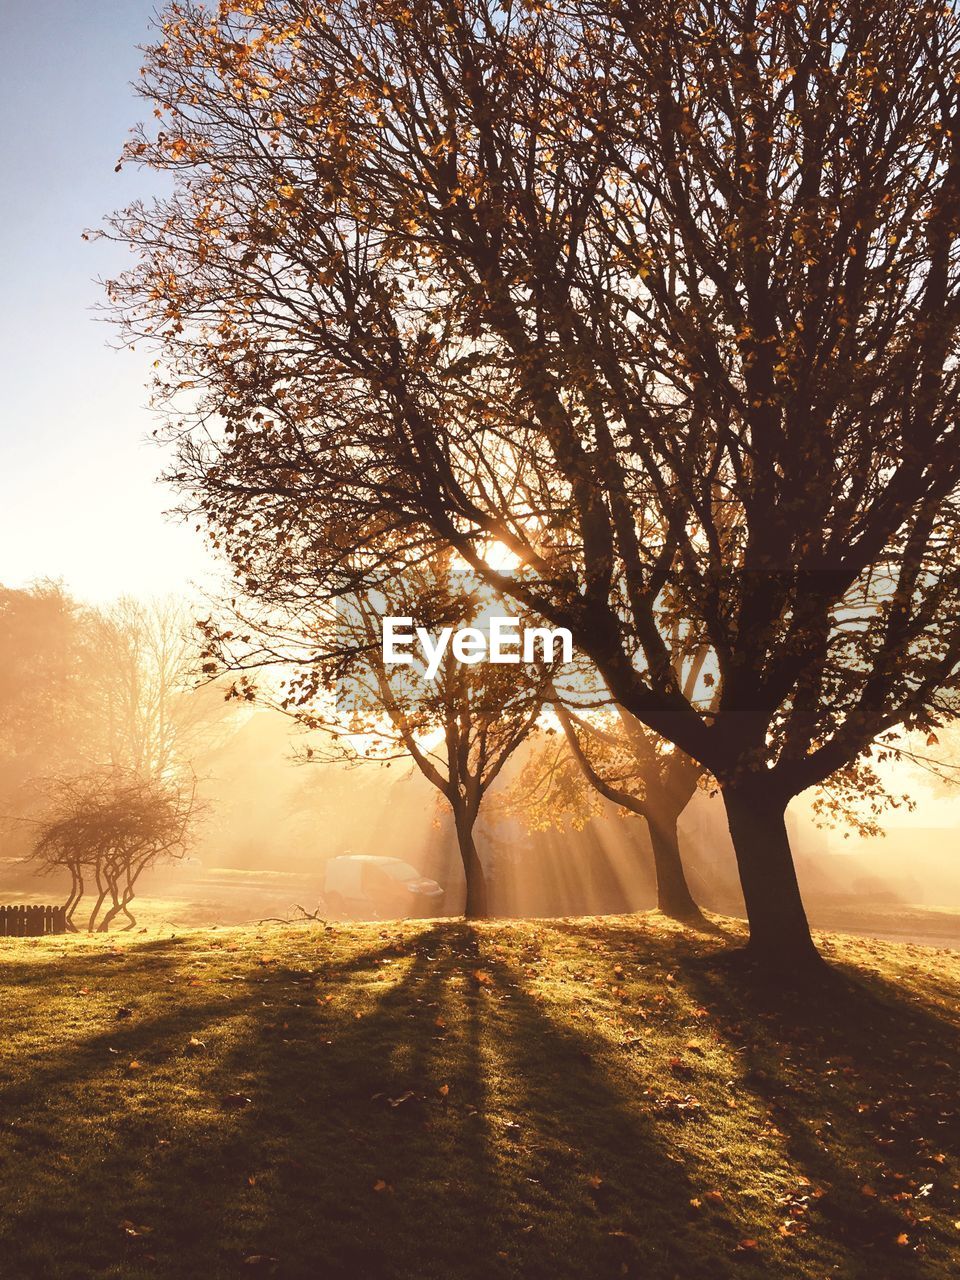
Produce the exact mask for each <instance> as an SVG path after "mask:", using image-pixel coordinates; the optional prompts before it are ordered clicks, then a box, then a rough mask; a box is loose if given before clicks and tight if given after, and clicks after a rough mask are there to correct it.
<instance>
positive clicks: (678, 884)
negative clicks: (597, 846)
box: [647, 812, 707, 924]
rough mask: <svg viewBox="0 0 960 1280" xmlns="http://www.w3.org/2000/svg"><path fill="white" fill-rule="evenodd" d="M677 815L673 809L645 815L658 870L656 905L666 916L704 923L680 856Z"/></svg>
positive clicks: (655, 865)
mask: <svg viewBox="0 0 960 1280" xmlns="http://www.w3.org/2000/svg"><path fill="white" fill-rule="evenodd" d="M679 816H680V815H679V814H677V813H673V812H670V813H657V814H656V815H655V816H654V815H653V814H649V813H648V815H647V830H648V831H649V832H650V844H651V845H652V847H653V864H654V867H655V868H656V873H657V907H658V908H659V909H660V910H661V911H662V912H663V914H664V915H665V916H670V917H671V918H672V919H674V920H680V921H681V922H682V923H684V924H706V923H707V922H706V920H705V919H704V916H703V913H702V912H701V910H700V908H699V907H698V906H697V904H696V902H694V900H693V894H692V893H691V892H690V886H689V885H688V884H687V877H686V873H685V872H684V870H683V862H682V861H681V859H680V840H679V837H678V835H677V820H678V818H679Z"/></svg>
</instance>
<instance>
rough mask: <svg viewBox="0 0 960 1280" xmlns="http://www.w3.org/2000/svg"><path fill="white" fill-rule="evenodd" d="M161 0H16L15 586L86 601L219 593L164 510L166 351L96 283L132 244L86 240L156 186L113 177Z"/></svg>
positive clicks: (4, 57) (7, 545)
mask: <svg viewBox="0 0 960 1280" xmlns="http://www.w3.org/2000/svg"><path fill="white" fill-rule="evenodd" d="M154 8H155V6H154V5H153V4H152V3H149V2H148V0H30V3H23V0H0V15H2V19H3V40H2V42H0V119H2V120H3V129H2V131H0V244H2V246H3V252H2V275H0V279H2V294H3V306H2V308H0V583H3V584H4V585H6V586H12V587H19V586H24V585H26V584H28V583H30V582H32V581H34V580H36V579H40V578H54V579H60V580H62V581H63V582H64V584H65V585H66V587H67V588H68V589H69V590H71V591H72V592H73V594H75V595H76V596H77V597H79V598H81V599H86V600H92V601H105V600H109V599H111V598H113V597H115V596H117V595H119V594H123V593H131V594H136V595H154V594H166V593H168V592H182V591H188V590H189V589H190V584H191V583H193V582H196V583H198V584H199V586H200V587H201V588H208V587H209V586H210V585H211V583H212V579H211V577H210V567H211V566H210V564H209V562H208V560H207V557H206V553H205V550H204V547H203V541H202V538H201V536H200V535H199V534H197V533H196V532H194V531H193V530H192V529H190V528H188V527H186V526H184V525H182V524H178V523H176V522H174V521H171V520H170V519H168V518H165V515H164V512H165V511H166V510H167V509H169V508H170V507H171V506H172V505H173V504H174V500H175V498H174V494H173V493H172V491H171V490H170V489H168V488H167V487H166V486H164V485H161V484H159V483H157V482H156V477H157V475H158V474H159V472H160V471H161V470H162V469H163V466H164V454H163V451H162V449H160V448H159V447H158V446H157V445H156V444H155V443H154V442H152V441H150V439H149V435H150V432H151V431H152V430H153V428H154V427H155V425H156V421H155V418H154V415H153V414H152V413H151V412H150V411H149V410H148V408H147V400H148V391H147V382H148V379H149V370H150V363H151V359H152V357H151V356H150V355H148V353H147V351H146V350H143V351H136V352H129V351H122V350H117V349H114V348H112V347H111V345H110V344H111V343H114V344H115V343H116V334H115V332H114V331H113V330H112V329H111V327H110V325H109V324H108V323H106V322H104V320H103V319H102V318H100V319H98V318H97V317H96V316H95V315H94V313H93V308H94V307H95V306H96V305H97V303H98V302H99V301H101V300H102V293H101V290H100V288H99V286H98V285H97V284H96V277H98V276H110V275H111V274H116V273H117V272H118V271H119V270H120V269H121V268H122V265H123V263H124V261H125V259H126V257H127V252H126V251H125V250H123V249H120V248H119V247H117V246H113V245H108V244H104V243H86V242H84V241H83V240H82V239H81V233H82V232H83V230H84V229H85V228H86V227H94V226H97V225H98V224H99V223H100V221H101V219H102V217H103V215H104V214H105V213H107V212H109V211H110V210H112V209H114V208H117V207H119V206H121V205H124V204H126V203H128V202H129V201H130V200H131V199H132V198H133V197H134V196H135V195H140V194H147V193H149V191H150V183H151V178H150V175H147V174H138V173H137V171H136V170H134V169H132V168H131V169H129V170H128V169H124V170H123V171H122V172H121V173H119V174H117V173H115V172H114V166H115V164H116V162H117V159H118V156H119V153H120V149H121V147H122V145H123V142H124V139H125V137H126V135H127V132H128V130H129V129H130V127H131V126H132V125H133V124H134V123H135V122H136V121H137V120H138V119H140V118H141V117H142V116H143V115H144V114H145V111H144V108H145V107H146V104H145V103H143V102H141V101H140V100H138V99H137V97H136V95H135V93H134V91H133V89H132V88H131V81H133V80H134V79H135V78H136V75H137V70H138V68H139V66H140V62H141V58H140V55H139V53H138V51H137V47H136V46H137V45H138V44H142V43H145V42H146V41H147V40H148V38H149V22H150V18H151V15H152V13H153V12H154Z"/></svg>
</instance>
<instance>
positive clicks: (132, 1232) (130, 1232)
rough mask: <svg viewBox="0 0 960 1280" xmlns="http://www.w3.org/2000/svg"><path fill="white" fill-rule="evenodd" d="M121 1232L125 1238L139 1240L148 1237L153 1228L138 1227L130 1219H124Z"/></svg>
mask: <svg viewBox="0 0 960 1280" xmlns="http://www.w3.org/2000/svg"><path fill="white" fill-rule="evenodd" d="M120 1230H121V1231H122V1232H123V1234H124V1235H125V1236H130V1237H131V1239H139V1238H140V1237H141V1236H148V1235H149V1234H150V1232H151V1231H152V1230H153V1227H143V1226H137V1224H136V1223H135V1222H131V1221H130V1219H129V1218H124V1220H123V1222H121V1223H120Z"/></svg>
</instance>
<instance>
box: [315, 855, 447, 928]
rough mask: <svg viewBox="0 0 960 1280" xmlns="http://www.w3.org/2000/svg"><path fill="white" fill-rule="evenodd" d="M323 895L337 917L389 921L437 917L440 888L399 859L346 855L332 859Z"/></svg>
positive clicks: (326, 872)
mask: <svg viewBox="0 0 960 1280" xmlns="http://www.w3.org/2000/svg"><path fill="white" fill-rule="evenodd" d="M323 896H324V899H325V901H326V905H327V907H328V908H329V909H330V910H331V911H334V912H336V913H337V914H338V915H344V916H348V917H351V918H353V919H357V920H364V919H366V920H389V919H403V918H407V917H411V916H413V917H423V916H436V915H439V914H440V912H441V910H442V908H443V889H442V887H441V886H440V885H439V884H437V882H436V880H431V879H430V878H429V877H428V876H422V875H421V874H420V872H419V871H418V870H417V869H416V867H414V866H411V864H410V863H409V862H403V861H402V860H401V859H400V858H387V857H377V856H376V855H372V854H360V853H347V854H342V855H341V856H340V857H337V858H331V859H330V860H329V862H328V863H327V865H326V869H325V872H324V883H323Z"/></svg>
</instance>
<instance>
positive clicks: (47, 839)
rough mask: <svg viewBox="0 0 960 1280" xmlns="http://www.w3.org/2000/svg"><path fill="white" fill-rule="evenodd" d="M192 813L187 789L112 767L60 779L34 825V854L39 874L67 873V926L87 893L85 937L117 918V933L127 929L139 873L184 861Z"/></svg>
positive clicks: (192, 802) (193, 802)
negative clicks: (120, 920) (90, 901)
mask: <svg viewBox="0 0 960 1280" xmlns="http://www.w3.org/2000/svg"><path fill="white" fill-rule="evenodd" d="M196 814H197V801H196V789H195V787H193V786H191V787H182V786H178V785H176V784H174V783H170V782H166V783H164V782H161V781H159V780H158V779H157V778H144V777H142V776H140V775H138V774H121V773H118V771H117V770H115V769H110V770H108V771H103V772H99V773H92V774H86V775H83V776H76V777H72V778H66V779H62V780H61V781H60V782H59V783H58V784H57V786H56V787H55V789H54V791H53V795H52V799H51V803H50V806H49V810H48V813H47V815H46V817H45V818H44V820H43V821H42V822H41V823H40V825H39V828H38V831H37V835H36V839H35V842H34V849H33V856H34V859H35V860H36V861H37V862H38V863H39V865H40V867H41V869H42V870H43V871H45V872H56V871H62V870H66V871H67V872H69V874H70V893H69V895H68V897H67V901H66V904H65V906H66V918H67V924H68V926H69V927H70V928H75V927H76V926H75V925H74V924H73V917H74V914H75V912H76V911H77V909H78V907H79V906H80V904H81V902H82V901H83V900H84V897H85V895H86V894H87V892H88V891H89V892H92V893H93V895H94V900H93V906H92V908H91V910H90V915H89V917H88V919H87V926H86V927H87V929H88V931H89V932H91V933H92V932H94V930H98V931H99V932H106V931H107V930H108V929H109V928H110V925H111V923H112V922H113V920H114V919H115V918H116V917H117V916H120V915H122V916H123V917H124V918H125V919H126V921H127V924H126V925H125V926H124V928H125V929H132V928H133V927H134V925H135V924H136V917H135V916H134V915H133V912H132V911H131V909H130V906H131V903H132V902H133V899H134V897H135V896H136V890H137V883H138V881H139V879H140V876H141V875H142V874H143V872H144V871H146V870H147V869H148V868H149V867H152V866H154V865H156V863H157V862H159V861H162V860H164V859H176V858H181V857H183V855H184V853H185V852H186V848H187V838H188V833H189V829H190V825H191V822H192V821H193V820H194V819H195V817H196Z"/></svg>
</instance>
